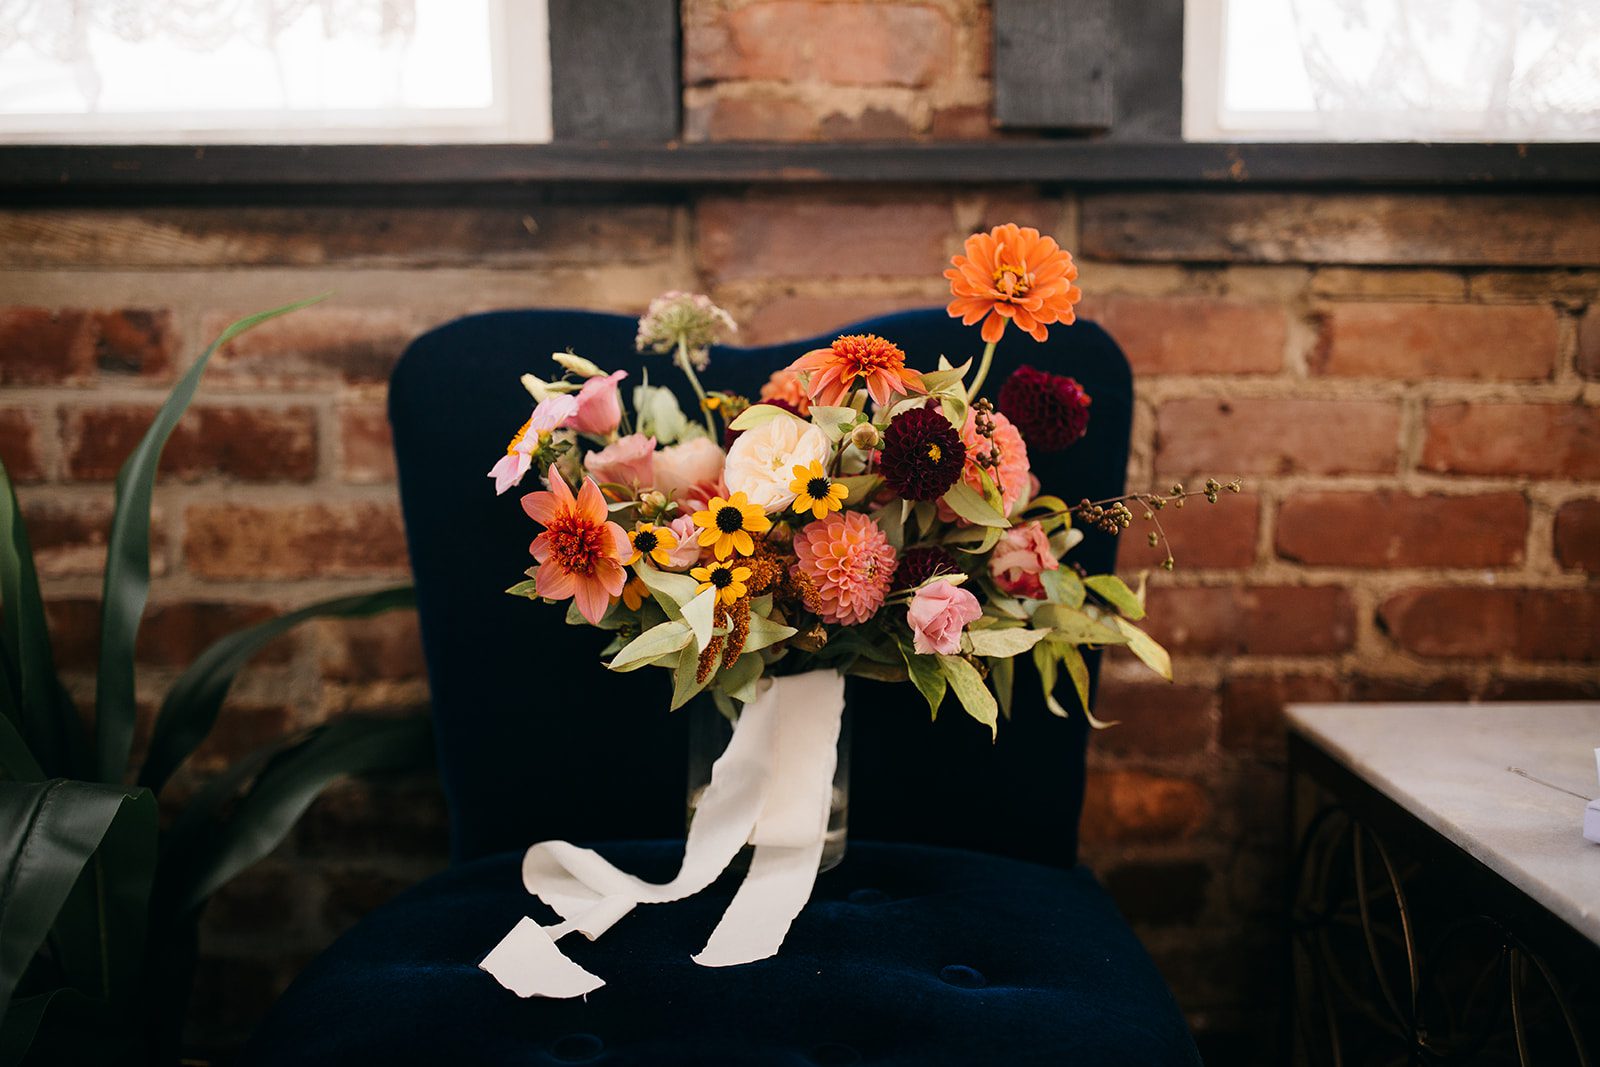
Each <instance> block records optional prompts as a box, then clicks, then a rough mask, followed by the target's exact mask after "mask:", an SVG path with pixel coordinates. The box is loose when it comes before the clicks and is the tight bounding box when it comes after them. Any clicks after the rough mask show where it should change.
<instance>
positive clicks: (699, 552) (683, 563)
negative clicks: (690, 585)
mask: <svg viewBox="0 0 1600 1067" xmlns="http://www.w3.org/2000/svg"><path fill="white" fill-rule="evenodd" d="M667 529H669V530H671V531H672V533H673V535H674V536H675V537H677V539H678V545H677V547H676V548H669V549H667V568H666V569H667V570H669V571H686V570H688V569H689V568H690V567H693V566H694V565H695V564H697V563H699V562H700V558H701V557H702V556H704V555H708V553H707V551H706V550H705V549H703V548H701V547H700V527H698V526H696V525H695V524H694V516H693V515H679V516H678V517H677V518H675V519H673V520H672V521H671V522H669V523H667Z"/></svg>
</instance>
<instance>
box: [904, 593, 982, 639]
mask: <svg viewBox="0 0 1600 1067" xmlns="http://www.w3.org/2000/svg"><path fill="white" fill-rule="evenodd" d="M982 614H983V609H982V608H980V607H979V606H978V598H977V597H975V596H973V595H972V594H971V593H969V592H967V591H966V590H965V589H963V588H961V587H960V586H959V585H956V584H955V583H954V582H948V581H942V582H929V583H928V584H927V585H925V586H923V587H922V588H920V589H918V590H917V591H916V594H915V595H913V596H912V598H911V606H910V607H908V608H907V609H906V621H907V622H909V623H910V624H911V635H912V640H913V647H914V648H915V649H916V651H917V652H918V653H919V654H921V655H924V656H926V655H929V654H931V653H934V652H937V653H939V654H940V655H943V656H953V655H955V654H956V653H957V652H959V651H961V631H962V630H964V629H966V626H967V623H969V622H973V621H975V620H976V619H977V618H978V616H979V615H982Z"/></svg>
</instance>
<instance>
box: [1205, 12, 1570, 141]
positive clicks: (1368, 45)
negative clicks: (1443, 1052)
mask: <svg viewBox="0 0 1600 1067" xmlns="http://www.w3.org/2000/svg"><path fill="white" fill-rule="evenodd" d="M1183 131H1184V137H1185V138H1186V139H1187V140H1192V141H1219V140H1221V141H1250V140H1258V141H1259V140H1290V141H1378V140H1417V141H1593V140H1600V3H1597V2H1596V0H1186V3H1185V5H1184V100H1183Z"/></svg>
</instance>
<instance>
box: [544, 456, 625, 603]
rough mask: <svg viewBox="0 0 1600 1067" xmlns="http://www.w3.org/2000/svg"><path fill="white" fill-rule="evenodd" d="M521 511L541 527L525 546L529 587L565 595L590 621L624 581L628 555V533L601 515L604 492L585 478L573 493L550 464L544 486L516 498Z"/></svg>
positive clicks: (553, 596)
mask: <svg viewBox="0 0 1600 1067" xmlns="http://www.w3.org/2000/svg"><path fill="white" fill-rule="evenodd" d="M522 510H523V511H526V512H527V513H528V517H529V518H531V519H533V521H534V522H537V523H540V524H541V525H543V526H544V532H543V533H541V534H540V535H539V536H538V537H536V538H534V539H533V544H531V545H529V546H528V551H530V552H532V553H533V558H534V559H536V560H538V561H539V568H538V572H537V573H536V574H535V575H534V582H535V586H536V588H537V590H538V593H539V595H540V596H541V597H544V598H545V599H547V600H566V599H568V598H569V597H570V598H571V599H573V600H575V601H577V604H578V610H579V611H580V612H582V614H583V617H584V618H585V619H588V620H589V622H591V623H598V622H599V621H600V618H601V616H603V615H604V614H605V613H606V609H607V608H609V607H610V606H611V600H612V598H613V597H615V596H617V595H618V594H620V593H621V592H622V587H623V585H624V584H626V582H627V576H628V574H627V571H626V570H624V569H623V560H625V559H627V558H628V557H629V556H631V555H633V542H632V541H630V540H629V538H628V533H627V531H626V530H624V529H623V528H622V527H620V526H618V525H617V524H616V523H614V522H611V521H609V520H608V519H607V518H606V515H607V511H606V501H605V497H603V496H601V495H600V487H599V486H597V485H595V484H594V481H593V480H591V479H588V478H585V479H584V482H583V487H582V488H581V489H579V490H578V495H577V497H576V498H574V497H573V495H572V490H571V489H569V488H567V483H566V480H565V479H563V478H562V477H561V474H560V473H559V472H558V471H556V469H555V468H554V467H552V468H551V469H550V488H549V490H548V491H546V492H539V493H529V494H528V495H527V496H525V497H523V498H522Z"/></svg>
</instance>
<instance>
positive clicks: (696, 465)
mask: <svg viewBox="0 0 1600 1067" xmlns="http://www.w3.org/2000/svg"><path fill="white" fill-rule="evenodd" d="M726 458H727V457H725V456H724V455H723V453H722V449H720V448H718V447H717V446H716V445H715V444H714V443H713V442H712V441H711V439H710V438H708V437H694V438H690V439H689V440H687V441H684V442H682V443H681V444H676V445H669V446H668V447H666V448H663V449H662V450H661V451H659V452H657V453H656V455H655V478H656V482H655V488H657V489H659V490H660V491H661V492H663V493H665V494H667V496H668V497H670V498H672V499H673V500H676V501H677V502H678V503H679V504H680V505H682V506H688V505H689V504H690V503H691V502H694V503H698V504H704V503H705V501H707V500H710V499H711V498H712V497H714V496H721V495H722V464H723V463H724V462H725V460H726Z"/></svg>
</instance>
